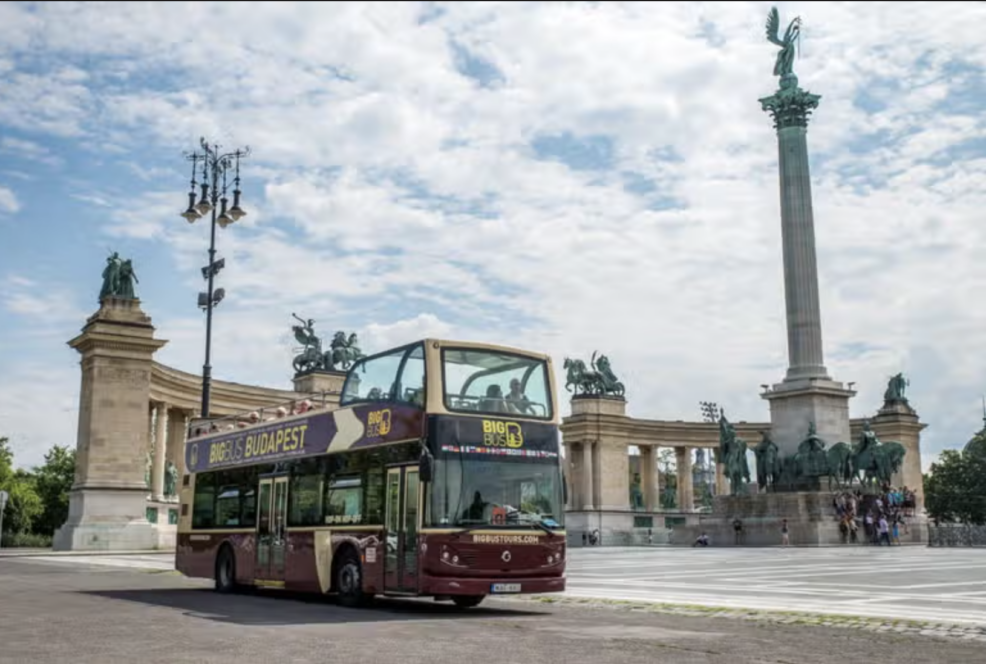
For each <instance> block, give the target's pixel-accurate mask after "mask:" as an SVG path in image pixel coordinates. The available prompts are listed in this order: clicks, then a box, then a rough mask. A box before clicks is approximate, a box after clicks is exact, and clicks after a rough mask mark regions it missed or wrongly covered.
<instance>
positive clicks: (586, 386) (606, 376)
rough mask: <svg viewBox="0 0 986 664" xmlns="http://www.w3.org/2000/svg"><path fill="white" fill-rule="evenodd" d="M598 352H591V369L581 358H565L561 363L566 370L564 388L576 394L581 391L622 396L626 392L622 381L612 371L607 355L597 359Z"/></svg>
mask: <svg viewBox="0 0 986 664" xmlns="http://www.w3.org/2000/svg"><path fill="white" fill-rule="evenodd" d="M598 352H599V351H595V352H593V353H592V359H591V360H590V362H589V363H590V365H591V366H592V370H591V371H590V370H589V369H588V368H587V367H586V365H585V362H583V361H582V360H573V359H570V358H567V357H566V358H565V363H564V365H563V367H564V369H565V371H566V372H567V378H566V381H565V389H566V390H568V391H569V392H574V393H575V394H576V395H577V394H579V393H581V394H594V395H600V396H617V397H622V396H623V395H624V394H625V393H626V390H625V388H624V386H623V383H621V382H620V381H619V379H618V378H617V377H616V374H615V373H613V369H612V368H611V367H610V364H609V358H608V357H606V356H605V355H600V356H599V359H596V354H597V353H598Z"/></svg>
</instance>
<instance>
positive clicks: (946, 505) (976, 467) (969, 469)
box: [924, 446, 986, 525]
mask: <svg viewBox="0 0 986 664" xmlns="http://www.w3.org/2000/svg"><path fill="white" fill-rule="evenodd" d="M924 495H925V507H926V509H927V510H928V514H929V515H930V516H931V517H932V518H933V519H937V520H938V521H941V522H946V523H947V522H952V521H958V522H962V523H968V524H972V525H983V524H986V453H984V452H983V451H982V450H980V449H979V448H977V447H975V446H970V447H967V448H966V450H965V451H964V452H959V451H957V450H945V451H944V452H942V455H941V457H939V459H938V461H936V462H935V463H933V464H932V465H931V472H930V474H929V475H927V476H926V478H925V483H924Z"/></svg>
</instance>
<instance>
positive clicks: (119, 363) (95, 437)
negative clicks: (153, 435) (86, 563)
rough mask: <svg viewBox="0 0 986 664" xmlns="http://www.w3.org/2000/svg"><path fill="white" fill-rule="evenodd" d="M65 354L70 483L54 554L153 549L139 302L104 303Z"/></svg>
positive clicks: (144, 342) (146, 349)
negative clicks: (73, 431) (71, 419)
mask: <svg viewBox="0 0 986 664" xmlns="http://www.w3.org/2000/svg"><path fill="white" fill-rule="evenodd" d="M100 304H101V306H100V308H99V311H97V312H96V313H95V314H94V315H93V316H92V317H90V318H89V320H88V321H86V325H85V327H84V328H82V334H80V335H79V336H78V337H76V338H75V339H72V340H71V341H70V342H69V346H71V347H72V348H74V349H76V350H77V351H79V353H81V354H82V360H81V362H80V364H81V365H82V386H81V389H80V391H79V432H78V440H77V442H76V463H75V482H74V484H73V486H72V490H71V493H70V494H69V515H68V519H67V520H66V522H65V524H64V525H63V526H62V527H61V528H59V529H58V531H57V532H56V533H55V537H54V541H53V545H54V548H55V549H56V550H59V551H62V550H75V551H80V550H81V551H86V550H90V551H93V550H101V551H114V550H116V551H122V550H132V549H154V548H156V547H157V546H158V533H157V530H156V529H155V526H154V525H153V524H151V523H150V522H149V521H148V520H147V494H148V492H149V487H148V486H147V484H146V482H145V480H144V459H145V454H146V450H147V448H148V435H149V431H148V425H147V408H148V394H149V393H150V380H151V360H152V357H153V355H154V352H155V351H156V350H157V349H159V348H160V347H161V346H163V345H164V344H166V343H167V342H166V341H163V340H160V339H155V338H154V327H153V326H152V325H151V319H150V317H148V316H146V315H145V314H144V312H143V311H141V309H140V301H139V300H137V299H129V298H116V297H106V298H104V299H103V300H102V302H101V303H100Z"/></svg>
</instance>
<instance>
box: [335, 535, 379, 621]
mask: <svg viewBox="0 0 986 664" xmlns="http://www.w3.org/2000/svg"><path fill="white" fill-rule="evenodd" d="M333 584H334V585H335V590H336V593H337V594H338V595H339V604H341V605H342V606H348V607H350V608H355V607H359V606H364V605H365V604H366V603H367V602H368V601H369V599H370V598H369V596H368V595H367V594H366V593H364V592H363V567H362V565H360V562H359V556H357V555H356V552H355V551H353V550H352V549H351V548H348V547H347V548H346V549H345V552H344V553H343V554H342V557H341V558H340V559H339V562H338V564H337V565H336V566H335V578H334V579H333Z"/></svg>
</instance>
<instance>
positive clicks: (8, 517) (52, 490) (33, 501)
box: [0, 437, 75, 546]
mask: <svg viewBox="0 0 986 664" xmlns="http://www.w3.org/2000/svg"><path fill="white" fill-rule="evenodd" d="M74 476H75V451H74V450H69V449H68V448H64V447H59V446H55V447H53V448H52V449H51V450H50V451H49V452H48V453H47V454H46V455H45V463H44V465H42V466H41V467H39V468H35V469H34V472H29V471H25V470H15V469H14V453H13V450H12V449H11V448H10V442H9V440H8V439H7V438H6V437H0V489H2V490H4V491H6V492H7V493H9V494H10V497H9V499H8V500H7V506H6V508H5V509H4V512H3V533H4V546H49V545H50V543H51V535H52V534H53V533H54V532H55V529H56V528H58V527H59V526H61V525H62V524H63V523H64V522H65V518H66V517H67V516H68V491H69V489H70V488H71V486H72V481H73V478H74ZM35 535H36V536H35ZM7 542H25V543H22V544H16V543H14V544H7ZM45 542H47V544H45Z"/></svg>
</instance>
